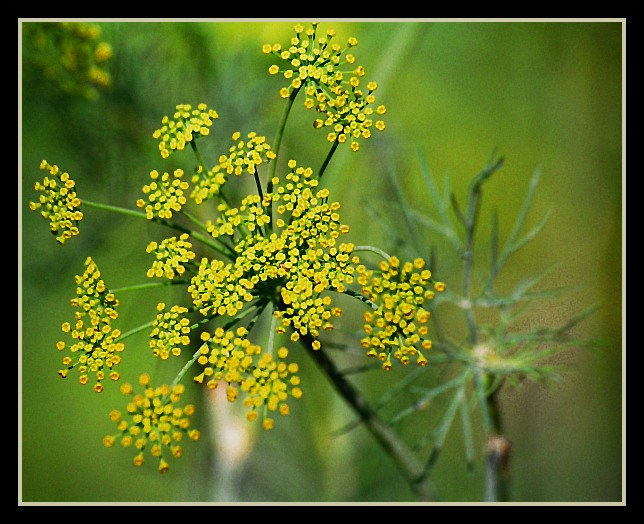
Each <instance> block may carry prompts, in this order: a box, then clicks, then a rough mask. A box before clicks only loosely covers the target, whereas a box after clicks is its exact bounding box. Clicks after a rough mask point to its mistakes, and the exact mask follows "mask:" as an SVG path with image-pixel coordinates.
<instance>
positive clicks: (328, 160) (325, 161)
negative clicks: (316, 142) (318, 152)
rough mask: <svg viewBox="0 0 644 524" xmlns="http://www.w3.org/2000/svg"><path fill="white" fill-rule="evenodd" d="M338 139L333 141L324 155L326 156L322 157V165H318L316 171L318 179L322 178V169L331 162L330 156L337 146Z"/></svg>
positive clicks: (324, 169)
mask: <svg viewBox="0 0 644 524" xmlns="http://www.w3.org/2000/svg"><path fill="white" fill-rule="evenodd" d="M339 143H340V142H338V140H337V139H336V141H335V142H333V145H332V146H331V149H330V150H329V152H328V153H327V155H326V158H325V159H324V162H322V167H320V171H319V173H318V179H321V178H322V175H323V174H324V171H326V168H327V166H328V165H329V162H331V157H332V156H333V153H335V150H336V149H337V148H338V144H339Z"/></svg>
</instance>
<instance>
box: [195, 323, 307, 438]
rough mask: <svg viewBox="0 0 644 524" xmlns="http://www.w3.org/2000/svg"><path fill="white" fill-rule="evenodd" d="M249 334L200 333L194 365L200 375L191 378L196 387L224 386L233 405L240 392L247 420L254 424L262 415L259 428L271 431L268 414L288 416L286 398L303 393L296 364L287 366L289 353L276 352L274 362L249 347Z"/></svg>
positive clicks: (239, 331)
mask: <svg viewBox="0 0 644 524" xmlns="http://www.w3.org/2000/svg"><path fill="white" fill-rule="evenodd" d="M247 335H248V331H247V329H246V328H244V327H242V326H240V327H238V328H237V329H236V330H235V331H234V332H233V331H230V330H225V329H223V328H217V329H216V330H215V332H214V333H212V334H211V333H208V332H203V333H202V334H201V340H202V341H203V342H204V343H203V344H202V346H201V348H200V350H199V353H200V355H199V358H198V360H197V362H198V363H199V364H201V365H202V366H203V367H204V369H203V371H202V372H201V373H200V374H199V375H197V376H195V377H194V380H195V382H198V383H199V384H201V383H203V382H204V381H205V383H206V385H207V387H208V388H210V389H214V388H216V387H217V386H218V384H219V383H220V382H224V383H225V384H226V385H227V389H226V396H227V398H228V400H229V401H230V402H234V401H235V400H236V399H237V398H238V396H239V394H240V392H242V393H245V394H246V397H245V399H244V401H243V404H244V406H246V407H248V408H249V412H248V414H247V419H248V420H251V421H252V420H256V419H257V418H258V416H259V414H260V413H259V411H261V412H262V414H263V415H264V418H263V422H262V426H263V428H264V429H266V430H268V429H272V427H273V425H274V420H273V419H272V418H269V417H267V416H266V415H267V414H269V412H279V413H280V414H281V415H288V414H289V413H290V410H289V406H288V404H287V402H286V401H287V399H288V397H289V396H291V397H293V398H300V397H301V396H302V390H301V388H300V387H299V384H300V379H299V377H298V376H297V375H296V373H297V372H298V370H299V367H298V365H297V364H296V363H294V362H291V363H286V361H285V359H286V357H287V356H288V349H287V348H285V347H281V348H279V350H278V351H277V358H276V359H275V358H274V357H273V356H272V355H271V353H270V352H262V348H261V347H260V346H258V345H256V344H252V343H251V342H250V340H249V339H248V337H247Z"/></svg>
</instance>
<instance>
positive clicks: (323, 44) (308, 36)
mask: <svg viewBox="0 0 644 524" xmlns="http://www.w3.org/2000/svg"><path fill="white" fill-rule="evenodd" d="M334 36H335V31H334V30H333V29H329V30H327V32H326V34H325V35H324V36H320V35H318V33H317V24H315V23H314V24H311V27H310V28H308V29H306V31H305V30H304V27H303V26H302V25H301V24H297V25H296V26H295V36H294V37H293V38H291V41H290V46H289V47H284V48H283V47H282V45H281V44H274V45H270V44H264V46H263V47H262V52H263V53H265V54H268V55H272V56H274V57H276V58H279V60H280V65H278V64H272V65H271V66H270V67H269V69H268V71H269V73H270V74H271V75H278V74H282V75H283V77H284V78H285V79H286V80H287V81H288V84H287V86H285V87H282V88H281V90H280V96H281V97H282V98H289V97H293V96H295V95H297V93H298V92H299V91H300V89H301V90H303V92H304V94H305V98H304V107H305V108H307V109H315V111H316V112H317V113H319V117H318V118H316V119H315V121H314V123H313V126H314V127H315V128H316V129H321V128H325V129H326V130H327V140H328V141H329V142H336V141H337V142H338V143H345V142H348V143H350V144H351V150H352V151H357V150H358V149H359V147H360V145H359V142H358V139H367V138H369V137H370V136H371V132H372V130H373V129H374V128H375V129H376V130H378V131H382V130H383V129H384V128H385V123H384V121H383V120H382V119H380V118H379V117H380V116H381V115H383V114H384V113H385V111H386V108H385V106H384V105H379V106H377V107H376V106H375V102H376V97H375V95H374V94H373V93H374V91H375V90H376V89H377V87H378V85H377V84H376V82H367V83H366V85H365V84H364V79H363V77H364V76H365V69H364V67H362V66H360V65H358V66H356V65H355V56H354V55H353V54H352V53H350V50H351V48H353V47H355V46H357V45H358V40H357V39H356V38H354V37H350V38H349V39H348V40H347V43H346V45H345V46H341V45H339V44H337V43H331V41H332V39H333V37H334Z"/></svg>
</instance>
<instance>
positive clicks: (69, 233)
mask: <svg viewBox="0 0 644 524" xmlns="http://www.w3.org/2000/svg"><path fill="white" fill-rule="evenodd" d="M40 169H43V170H46V171H48V172H49V174H50V175H51V176H45V177H44V178H43V181H42V182H36V184H35V185H34V189H35V190H36V191H42V194H41V195H40V197H39V199H38V202H29V209H31V210H32V211H37V210H40V216H42V217H43V218H44V219H45V220H49V228H50V231H51V232H52V233H53V234H54V235H55V236H56V240H57V241H58V242H59V243H61V244H64V243H65V241H66V240H69V239H70V238H71V237H73V236H75V235H78V222H80V221H81V220H82V219H83V213H82V211H80V210H79V207H80V205H81V201H80V199H79V198H78V196H77V195H76V183H75V182H74V181H73V180H72V179H71V178H70V177H69V173H66V172H63V171H61V170H60V168H59V167H58V166H57V165H52V164H50V163H49V162H47V161H46V160H43V161H42V162H41V163H40Z"/></svg>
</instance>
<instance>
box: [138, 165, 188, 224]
mask: <svg viewBox="0 0 644 524" xmlns="http://www.w3.org/2000/svg"><path fill="white" fill-rule="evenodd" d="M183 175H184V172H183V169H175V170H174V172H173V173H172V175H170V173H167V172H166V173H163V175H159V172H158V171H157V170H156V169H153V170H152V171H150V178H151V179H152V181H151V182H150V183H149V184H145V185H144V186H143V193H144V194H146V195H147V196H148V202H146V201H145V200H143V199H142V198H139V199H138V200H137V201H136V205H137V207H140V208H143V209H144V210H145V215H146V217H147V218H148V219H149V220H151V219H152V218H172V213H173V212H175V213H176V212H179V211H181V207H182V206H183V205H184V204H185V203H186V197H185V196H184V192H185V191H186V190H187V189H188V187H189V184H188V182H186V181H184V180H182V178H183Z"/></svg>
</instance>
